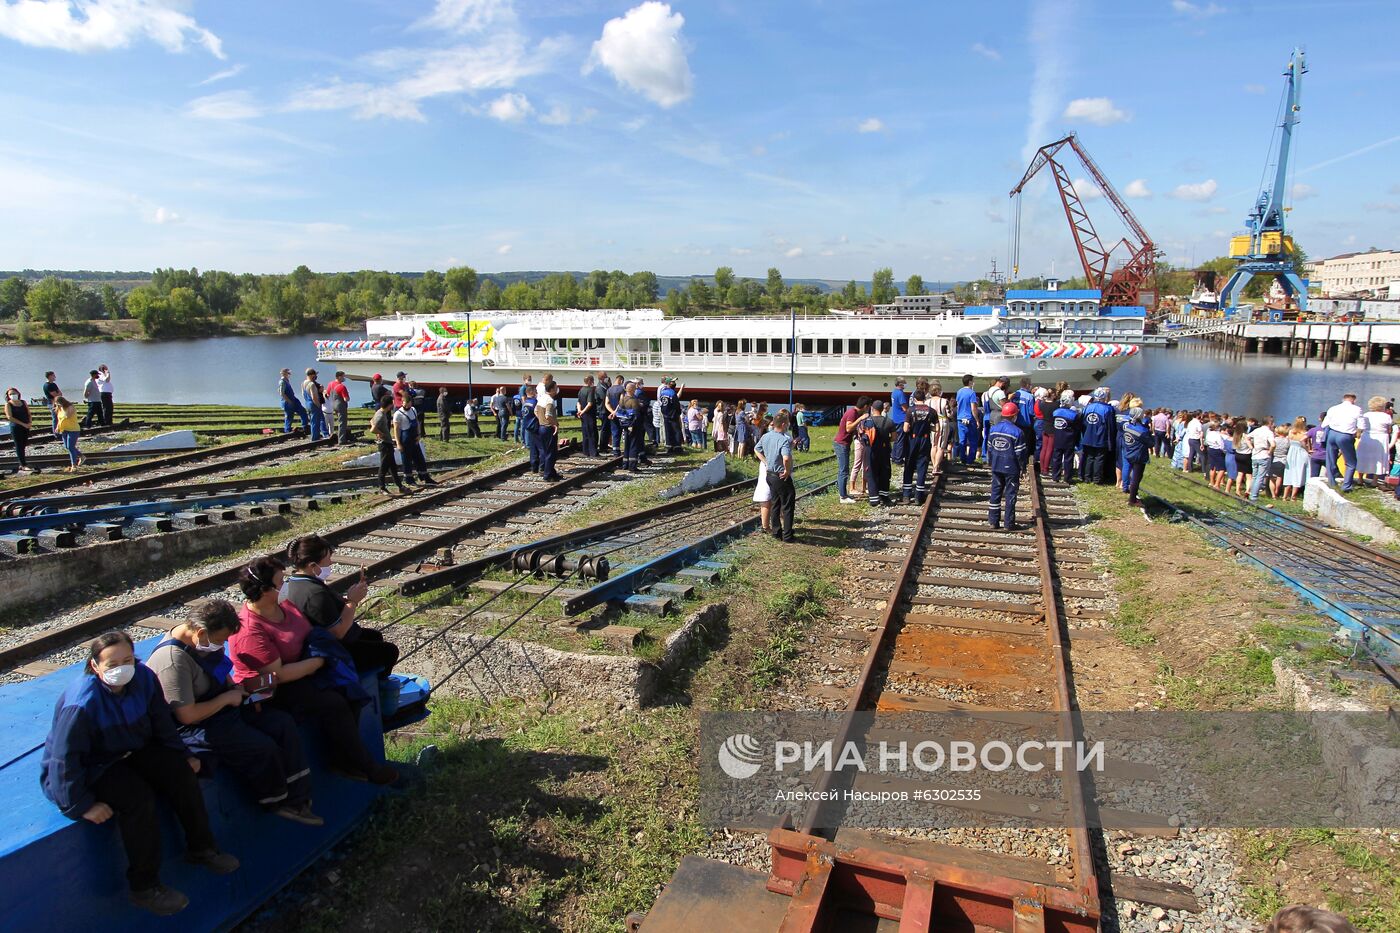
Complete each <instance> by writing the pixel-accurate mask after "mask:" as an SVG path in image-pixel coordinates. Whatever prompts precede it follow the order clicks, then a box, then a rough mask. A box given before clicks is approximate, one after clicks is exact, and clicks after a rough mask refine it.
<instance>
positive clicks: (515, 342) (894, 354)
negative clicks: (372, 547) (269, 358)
mask: <svg viewBox="0 0 1400 933" xmlns="http://www.w3.org/2000/svg"><path fill="white" fill-rule="evenodd" d="M994 323H995V322H994V321H992V320H988V319H985V318H984V319H977V318H964V317H961V316H958V315H953V314H946V315H940V316H936V317H927V318H895V317H882V316H877V317H866V318H860V319H852V318H847V317H838V316H835V315H814V316H800V317H797V318H796V319H795V320H794V319H792V318H789V317H778V316H770V317H709V318H706V317H694V318H667V317H665V315H664V314H663V313H662V311H661V310H660V309H658V308H639V309H636V310H598V311H576V310H568V311H474V312H471V313H470V314H467V313H465V312H462V313H450V314H448V313H444V314H429V315H421V314H420V315H401V316H394V317H382V318H373V319H371V320H369V321H367V322H366V325H365V331H366V334H365V337H364V339H362V340H360V339H352V340H318V341H316V358H317V359H318V360H324V361H326V362H328V363H333V364H335V367H336V368H337V369H341V370H344V371H345V372H346V374H347V375H349V376H350V377H351V378H353V379H357V380H368V379H369V378H370V377H371V376H373V375H374V374H375V373H381V374H383V375H384V377H385V379H386V380H392V379H393V377H394V374H395V373H396V372H398V371H400V370H402V371H404V372H406V373H407V374H408V378H409V379H413V380H415V381H417V382H418V384H419V385H420V386H423V387H426V388H429V389H434V390H435V389H436V388H437V387H439V386H446V387H447V389H448V391H449V393H451V394H453V395H457V396H461V395H465V394H467V392H468V387H469V386H470V391H471V392H472V393H473V394H474V395H476V396H478V397H480V396H483V395H490V394H491V393H492V392H494V391H495V389H496V387H497V386H505V387H507V388H510V387H512V386H518V385H519V384H520V382H521V380H522V378H523V377H524V376H525V375H526V374H530V375H533V376H534V377H535V378H536V380H538V379H539V378H540V377H541V376H542V375H544V374H545V373H551V374H553V376H554V380H555V381H556V382H558V383H559V384H560V386H561V387H562V389H563V390H564V391H565V392H569V391H570V390H576V389H577V388H578V387H580V386H582V385H583V377H584V376H585V375H590V374H593V375H596V374H597V373H599V372H607V373H608V374H610V375H615V374H618V373H621V374H623V375H626V376H628V377H633V376H641V377H643V378H645V379H646V381H647V383H648V384H649V385H653V386H654V385H656V384H657V383H658V382H659V381H660V379H661V377H662V376H674V377H675V378H676V379H677V380H679V381H680V382H682V383H684V384H685V387H686V394H687V395H695V396H697V397H699V398H702V399H705V400H713V399H719V398H725V399H735V398H739V397H743V398H747V399H753V400H771V401H784V402H785V401H787V399H788V384H789V378H791V379H792V380H793V387H794V391H795V394H796V397H797V398H798V399H799V400H800V401H802V402H804V403H806V404H808V405H809V406H818V405H839V404H843V403H845V402H848V401H849V400H850V399H851V397H852V396H853V395H857V394H860V393H862V392H865V393H871V394H874V393H884V392H888V391H889V389H890V388H891V387H892V386H893V385H894V380H895V378H896V377H897V376H901V375H902V376H906V377H908V378H909V381H910V383H911V384H912V383H913V381H914V380H915V379H916V378H918V377H920V376H927V377H929V378H931V379H937V380H939V381H940V382H942V384H943V390H944V391H945V392H953V391H955V390H956V389H957V388H958V387H959V386H960V385H961V384H962V376H963V375H964V374H965V373H971V374H972V375H973V376H974V377H975V378H976V380H977V382H976V385H977V387H978V389H981V388H984V387H986V386H987V385H989V384H991V382H992V381H993V380H994V379H996V377H998V376H1002V375H1005V376H1010V377H1011V378H1012V379H1013V381H1014V380H1016V379H1017V378H1018V377H1020V376H1022V375H1024V374H1027V373H1029V374H1031V375H1032V377H1033V378H1034V379H1035V381H1036V384H1037V385H1040V384H1044V385H1047V386H1051V385H1054V384H1055V383H1056V382H1058V381H1060V380H1065V381H1067V382H1069V383H1070V384H1071V385H1073V386H1074V387H1075V388H1086V387H1089V386H1092V385H1095V384H1097V383H1099V382H1102V381H1103V380H1104V379H1105V378H1106V377H1107V376H1108V375H1109V374H1110V373H1112V372H1113V371H1114V370H1115V369H1117V368H1118V367H1119V366H1120V365H1122V364H1123V363H1124V362H1125V361H1126V360H1128V359H1129V358H1130V357H1131V356H1132V355H1133V354H1134V353H1136V352H1137V347H1133V346H1128V345H1126V344H1119V343H1045V342H1039V341H1030V342H1016V343H1014V344H1013V345H1012V347H1011V348H1007V347H1005V346H1003V344H1002V343H1001V342H1000V341H998V340H997V339H996V338H995V337H993V336H992V335H991V334H990V331H991V329H992V327H993V326H994ZM794 329H795V335H796V336H795V341H794ZM794 342H795V347H794ZM794 350H795V351H796V352H795V354H794ZM468 361H470V362H468Z"/></svg>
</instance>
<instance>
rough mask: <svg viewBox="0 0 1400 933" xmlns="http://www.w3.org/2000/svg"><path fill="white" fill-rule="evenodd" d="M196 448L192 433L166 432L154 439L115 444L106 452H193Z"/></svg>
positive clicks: (148, 438)
mask: <svg viewBox="0 0 1400 933" xmlns="http://www.w3.org/2000/svg"><path fill="white" fill-rule="evenodd" d="M196 446H198V445H197V444H196V442H195V439H194V432H193V431H166V432H165V433H164V434H157V435H156V436H155V437H147V438H144V439H142V440H139V441H127V442H126V443H125V444H115V445H113V446H112V447H109V448H108V450H109V451H110V452H112V453H116V452H118V451H121V452H125V451H129V450H194V448H195V447H196Z"/></svg>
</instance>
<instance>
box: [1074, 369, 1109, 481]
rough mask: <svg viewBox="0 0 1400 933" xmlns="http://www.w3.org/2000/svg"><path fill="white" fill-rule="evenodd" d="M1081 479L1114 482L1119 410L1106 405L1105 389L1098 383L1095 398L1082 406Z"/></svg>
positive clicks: (1106, 393)
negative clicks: (1082, 444)
mask: <svg viewBox="0 0 1400 933" xmlns="http://www.w3.org/2000/svg"><path fill="white" fill-rule="evenodd" d="M1083 422H1084V427H1083V429H1082V435H1081V436H1082V437H1083V440H1084V464H1083V467H1084V479H1085V480H1086V481H1088V482H1091V483H1099V484H1101V485H1102V484H1107V483H1111V482H1113V463H1114V459H1115V458H1114V448H1115V447H1116V444H1115V441H1116V440H1117V436H1118V413H1117V412H1116V411H1114V410H1113V406H1112V405H1110V404H1108V389H1105V388H1104V387H1103V386H1099V387H1098V388H1097V389H1095V390H1094V400H1093V401H1092V402H1090V403H1089V404H1088V405H1086V406H1085V407H1084V418H1083Z"/></svg>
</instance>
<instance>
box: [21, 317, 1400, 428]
mask: <svg viewBox="0 0 1400 933" xmlns="http://www.w3.org/2000/svg"><path fill="white" fill-rule="evenodd" d="M335 336H341V335H336V334H307V335H303V336H299V337H213V338H207V339H201V340H170V341H161V342H153V343H146V342H140V341H126V342H121V343H92V344H72V345H67V346H57V347H42V346H35V347H3V348H0V386H11V385H13V386H18V387H19V388H20V390H21V391H23V392H24V394H25V396H26V397H37V396H38V395H39V387H40V386H41V385H42V383H43V381H44V371H45V370H47V369H52V370H54V371H55V372H56V373H57V374H58V384H59V386H60V387H61V388H63V390H64V391H65V392H70V393H72V394H73V396H78V395H81V392H82V385H83V382H84V380H85V379H86V378H87V372H88V370H90V369H94V368H96V367H97V365H98V364H99V363H106V364H107V365H108V366H109V367H111V369H112V379H113V384H114V387H115V390H116V392H115V394H116V402H117V404H118V405H120V404H121V403H122V402H123V401H128V402H176V403H182V404H199V403H204V404H224V405H273V404H275V403H276V401H277V371H278V370H279V369H281V368H282V367H283V366H287V367H290V368H291V370H292V373H293V374H294V375H295V376H296V378H297V381H298V382H300V380H301V373H302V371H303V370H305V369H306V367H307V366H312V365H315V363H316V355H315V352H314V349H313V345H312V341H313V340H316V339H318V338H327V337H335ZM319 368H320V369H323V370H329V367H328V366H321V367H319ZM386 375H387V376H388V377H389V378H391V379H392V378H393V374H392V373H386ZM330 377H331V372H330V371H327V372H323V373H322V374H321V381H322V383H323V384H324V383H326V382H329V381H330ZM1109 385H1110V386H1111V387H1112V388H1113V390H1114V395H1115V396H1117V395H1119V394H1120V393H1122V392H1124V391H1126V390H1128V389H1132V390H1133V391H1135V392H1136V393H1137V394H1138V395H1140V396H1141V397H1142V398H1143V399H1144V400H1145V401H1146V402H1147V403H1148V404H1149V405H1152V406H1157V405H1168V406H1170V407H1172V408H1191V409H1194V408H1201V409H1207V410H1209V409H1213V410H1216V411H1228V412H1231V413H1239V414H1252V415H1256V416H1263V415H1273V416H1274V417H1275V418H1293V417H1296V416H1297V415H1304V416H1306V417H1307V418H1308V419H1309V420H1313V419H1315V418H1316V417H1317V414H1318V412H1320V411H1323V410H1324V409H1326V408H1327V407H1328V406H1330V405H1332V404H1334V403H1336V402H1337V401H1339V400H1340V399H1341V394H1342V392H1344V391H1352V392H1356V393H1357V395H1359V396H1360V398H1361V404H1362V405H1363V406H1364V405H1365V402H1366V399H1367V398H1368V397H1370V396H1372V395H1383V396H1385V397H1387V398H1389V397H1391V396H1394V395H1397V394H1400V367H1397V366H1392V365H1385V366H1381V365H1372V366H1371V367H1370V368H1369V369H1363V368H1362V367H1361V366H1360V365H1359V364H1356V363H1352V364H1349V365H1347V366H1343V365H1342V364H1340V363H1335V362H1334V363H1327V364H1325V365H1324V364H1322V363H1320V362H1318V361H1316V360H1311V361H1308V362H1307V363H1306V364H1305V363H1304V362H1302V361H1300V360H1292V361H1290V360H1289V359H1288V358H1287V357H1284V356H1270V355H1265V354H1260V353H1241V352H1235V351H1230V350H1225V349H1222V348H1220V347H1218V346H1216V345H1215V344H1211V343H1207V342H1204V341H1200V340H1187V341H1184V342H1183V343H1182V344H1181V345H1180V346H1177V347H1173V348H1171V349H1165V348H1155V347H1147V348H1144V349H1143V350H1142V351H1141V352H1140V353H1139V354H1138V356H1137V357H1136V358H1134V359H1132V360H1129V361H1128V362H1127V363H1125V364H1124V365H1123V366H1122V367H1121V368H1120V369H1119V370H1118V371H1117V372H1116V373H1114V374H1113V377H1112V378H1111V379H1110V380H1109ZM350 392H351V402H352V404H356V405H358V404H360V403H361V402H367V401H369V388H368V386H367V385H366V384H365V383H362V382H352V383H351V386H350Z"/></svg>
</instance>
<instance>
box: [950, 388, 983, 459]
mask: <svg viewBox="0 0 1400 933" xmlns="http://www.w3.org/2000/svg"><path fill="white" fill-rule="evenodd" d="M974 381H975V380H974V379H973V376H972V374H971V373H969V374H968V375H966V376H963V378H962V388H961V389H959V390H958V397H957V399H956V402H957V412H958V413H957V417H958V459H960V460H962V462H963V463H971V462H972V461H973V460H975V459H977V452H978V451H979V450H981V449H982V406H981V404H980V403H979V402H978V400H977V390H976V389H974V388H973V387H972V383H973V382H974Z"/></svg>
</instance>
